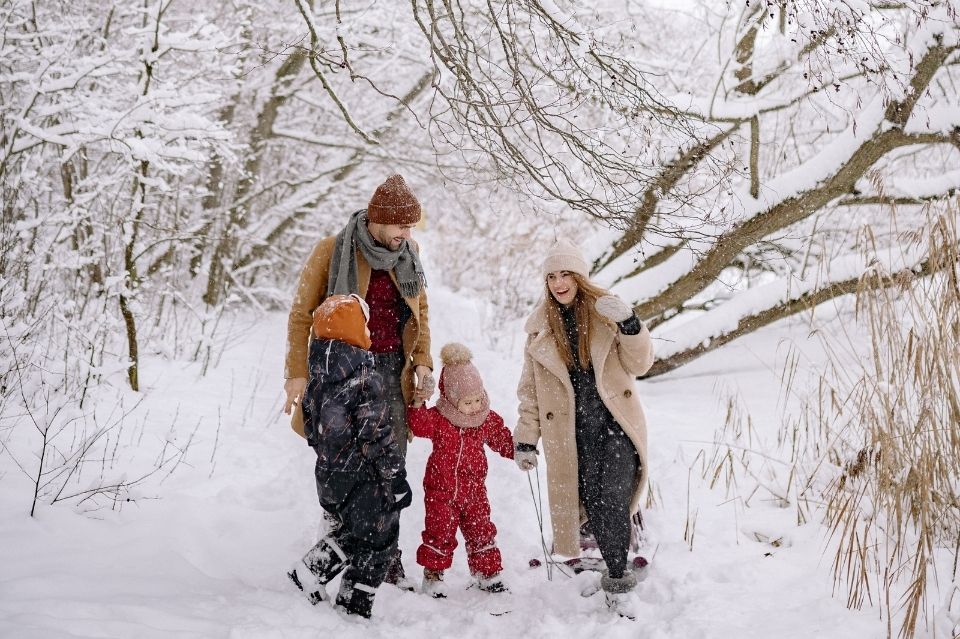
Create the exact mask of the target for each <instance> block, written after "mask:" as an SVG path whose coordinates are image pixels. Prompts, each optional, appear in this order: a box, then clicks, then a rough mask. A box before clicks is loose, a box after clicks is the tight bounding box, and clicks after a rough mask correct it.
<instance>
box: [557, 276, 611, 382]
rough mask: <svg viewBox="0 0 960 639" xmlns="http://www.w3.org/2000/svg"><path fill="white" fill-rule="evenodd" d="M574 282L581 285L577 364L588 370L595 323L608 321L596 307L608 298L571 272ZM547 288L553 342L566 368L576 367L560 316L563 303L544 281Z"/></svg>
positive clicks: (576, 309) (576, 301) (576, 307)
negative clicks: (594, 306) (599, 300)
mask: <svg viewBox="0 0 960 639" xmlns="http://www.w3.org/2000/svg"><path fill="white" fill-rule="evenodd" d="M570 276H571V277H573V281H574V282H576V283H577V296H576V297H575V298H573V304H574V314H575V316H576V318H577V361H578V362H579V364H580V368H582V369H584V370H586V369H588V368H590V337H591V335H592V333H593V322H594V321H595V320H599V321H606V320H604V319H603V318H601V317H600V316H599V315H597V314H596V313H594V312H593V305H594V304H595V303H596V301H597V298H600V297H603V296H604V295H608V294H609V292H608V291H607V290H606V289H603V288H600V287H599V286H597V285H596V284H594V283H593V282H591V281H590V280H588V279H587V278H585V277H584V276H582V275H580V274H579V273H570ZM544 284H545V286H546V289H547V325H548V326H549V327H550V332H551V333H553V339H554V341H555V342H556V344H557V350H558V351H559V352H560V359H562V360H563V364H564V366H566V367H567V368H573V363H574V362H573V351H572V350H571V348H570V340H568V339H567V331H566V329H565V328H564V326H563V317H561V315H560V302H558V301H557V298H555V297H554V296H553V293H551V292H550V284H548V283H546V281H544Z"/></svg>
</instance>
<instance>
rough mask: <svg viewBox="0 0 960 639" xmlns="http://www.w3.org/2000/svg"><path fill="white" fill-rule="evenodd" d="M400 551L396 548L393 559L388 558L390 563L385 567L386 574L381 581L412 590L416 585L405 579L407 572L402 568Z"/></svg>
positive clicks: (401, 588)
mask: <svg viewBox="0 0 960 639" xmlns="http://www.w3.org/2000/svg"><path fill="white" fill-rule="evenodd" d="M401 555H402V552H401V551H400V549H399V548H397V552H396V553H394V555H393V559H391V560H390V565H389V566H388V567H387V574H386V576H385V577H384V578H383V582H384V583H387V584H390V585H391V586H396V587H397V588H399V589H400V590H408V591H411V592H412V591H413V590H415V589H416V585H415V584H414V583H413V582H412V581H410V580H409V579H407V573H406V571H405V570H404V569H403V562H402V561H401Z"/></svg>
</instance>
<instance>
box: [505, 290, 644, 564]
mask: <svg viewBox="0 0 960 639" xmlns="http://www.w3.org/2000/svg"><path fill="white" fill-rule="evenodd" d="M546 304H547V301H546V300H545V301H543V302H541V304H540V305H539V306H538V307H537V308H536V310H534V312H533V314H532V315H531V316H530V318H529V319H528V320H527V323H526V325H525V327H524V329H525V330H526V332H527V345H526V348H525V350H524V357H523V373H522V374H521V376H520V385H519V387H518V388H517V397H518V398H519V399H520V418H519V422H518V423H517V428H516V430H515V431H514V434H513V437H514V440H515V441H516V442H517V443H523V444H534V445H536V444H537V443H538V441H539V440H540V439H541V438H542V439H543V453H544V457H545V458H546V463H547V494H548V496H549V499H550V519H551V520H552V522H553V552H555V553H557V554H561V555H566V556H570V557H575V556H578V555H579V554H580V523H581V522H580V512H581V510H580V495H579V490H578V488H577V441H576V435H575V424H574V417H575V412H574V395H573V385H572V383H571V382H570V374H569V373H568V372H567V367H566V366H565V365H564V363H563V360H562V359H561V357H560V353H559V351H558V350H557V345H556V341H555V340H554V338H553V333H552V332H551V331H550V326H549V324H547V315H546ZM592 320H593V321H592V333H591V335H592V337H591V344H590V360H591V362H592V363H593V367H594V370H595V371H598V372H597V374H596V380H597V390H598V391H599V393H600V397H601V399H602V400H603V403H604V404H606V406H607V408H608V409H609V410H610V413H611V414H612V415H613V418H614V419H615V420H616V421H617V423H618V424H620V426H621V427H622V428H623V430H624V432H626V433H627V435H628V436H629V437H630V440H631V441H632V442H633V445H634V446H635V447H636V449H637V452H638V453H639V455H640V469H641V470H640V473H639V476H638V477H637V480H636V486H635V489H634V493H633V499H632V500H631V507H630V512H636V511H637V509H638V508H639V505H640V498H641V496H642V495H643V493H644V490H645V489H646V485H647V425H646V420H645V419H644V416H643V409H642V408H641V407H640V401H639V400H638V398H637V392H636V389H635V388H634V379H635V378H636V377H637V376H639V375H642V374H644V373H645V372H647V370H648V369H649V368H650V366H651V365H652V364H653V346H652V342H651V339H650V332H649V331H648V330H647V328H646V326H644V327H643V328H642V329H641V331H640V333H639V334H637V335H623V334H621V333H620V332H619V331H618V330H616V327H615V326H610V325H609V324H607V323H606V322H605V321H603V320H602V319H601V318H600V316H599V315H596V313H594V315H593V317H592Z"/></svg>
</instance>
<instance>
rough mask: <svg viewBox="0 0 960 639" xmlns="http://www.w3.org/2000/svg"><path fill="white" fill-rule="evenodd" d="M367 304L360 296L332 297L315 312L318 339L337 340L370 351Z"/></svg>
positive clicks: (314, 322) (315, 333) (315, 332)
mask: <svg viewBox="0 0 960 639" xmlns="http://www.w3.org/2000/svg"><path fill="white" fill-rule="evenodd" d="M366 306H367V303H366V302H364V301H363V300H362V299H361V298H360V297H359V296H358V295H355V294H354V295H331V296H330V297H328V298H327V299H325V300H323V304H321V305H320V306H318V307H317V310H315V311H314V312H313V334H314V335H315V336H316V337H317V339H335V340H340V341H341V342H346V343H347V344H352V345H354V346H357V347H359V348H362V349H364V350H369V349H370V331H369V329H367V319H369V315H370V312H369V310H367V308H366Z"/></svg>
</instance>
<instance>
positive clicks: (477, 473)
mask: <svg viewBox="0 0 960 639" xmlns="http://www.w3.org/2000/svg"><path fill="white" fill-rule="evenodd" d="M407 421H408V423H409V424H410V431H411V432H412V433H413V434H414V435H416V436H417V437H426V438H429V439H430V440H432V441H433V452H432V453H430V458H429V459H428V460H427V470H426V472H425V473H424V477H423V492H424V501H425V510H426V516H425V522H424V531H423V535H422V538H423V543H422V544H420V547H419V548H417V563H418V564H420V565H421V566H423V567H424V568H429V569H430V570H436V571H440V570H446V569H447V568H449V567H450V565H451V564H452V563H453V550H454V548H456V547H457V538H456V534H457V527H459V528H460V532H461V533H462V534H463V539H464V542H465V543H466V546H467V565H468V566H469V567H470V573H471V574H472V575H478V576H483V577H489V576H492V575H495V574H497V573H498V572H500V571H501V570H502V569H503V564H502V561H501V557H500V549H499V548H497V546H496V540H495V537H496V534H497V527H496V526H494V525H493V522H492V521H490V502H489V501H488V500H487V489H486V486H484V480H485V479H486V478H487V456H486V453H485V452H484V450H483V445H484V444H486V445H488V446H489V447H490V448H491V449H492V450H494V451H496V452H498V453H500V455H501V456H502V457H505V458H507V459H513V436H512V435H511V434H510V430H509V429H508V428H507V427H506V426H504V425H503V418H502V417H500V415H498V414H496V413H495V412H494V411H492V410H491V411H490V414H489V415H488V416H487V419H486V420H485V421H484V422H483V424H481V425H480V426H479V427H477V428H458V427H457V426H454V425H453V424H452V423H451V422H450V421H449V420H448V419H447V418H446V417H444V416H443V415H441V414H440V411H439V410H437V409H436V408H435V407H434V408H425V407H424V408H407Z"/></svg>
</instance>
